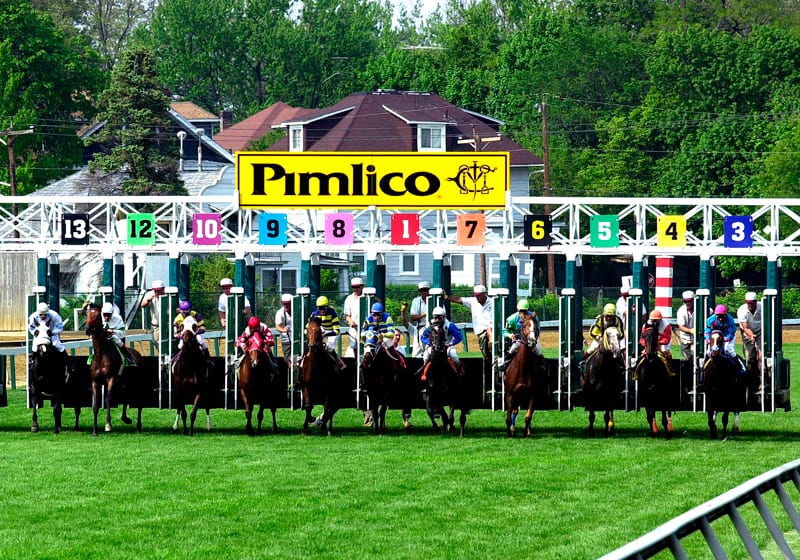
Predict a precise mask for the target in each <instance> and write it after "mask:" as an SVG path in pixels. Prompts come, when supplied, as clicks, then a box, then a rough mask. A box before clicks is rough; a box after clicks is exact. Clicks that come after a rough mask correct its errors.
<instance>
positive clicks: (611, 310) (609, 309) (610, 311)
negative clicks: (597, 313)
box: [603, 303, 617, 315]
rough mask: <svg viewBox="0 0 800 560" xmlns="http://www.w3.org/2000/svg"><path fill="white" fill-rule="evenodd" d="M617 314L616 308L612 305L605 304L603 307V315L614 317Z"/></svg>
mask: <svg viewBox="0 0 800 560" xmlns="http://www.w3.org/2000/svg"><path fill="white" fill-rule="evenodd" d="M616 314H617V306H616V305H614V304H613V303H607V304H606V306H605V307H603V315H616Z"/></svg>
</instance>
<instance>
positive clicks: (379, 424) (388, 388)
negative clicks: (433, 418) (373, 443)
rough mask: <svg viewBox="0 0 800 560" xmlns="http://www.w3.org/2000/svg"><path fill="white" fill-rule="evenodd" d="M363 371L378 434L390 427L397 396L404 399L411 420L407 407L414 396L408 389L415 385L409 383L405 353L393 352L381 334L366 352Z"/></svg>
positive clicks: (376, 433) (362, 363) (406, 411)
mask: <svg viewBox="0 0 800 560" xmlns="http://www.w3.org/2000/svg"><path fill="white" fill-rule="evenodd" d="M361 371H363V372H364V385H365V386H366V389H367V397H369V407H370V410H371V411H372V418H373V420H374V421H373V426H374V428H375V435H380V434H385V433H386V431H387V430H386V411H387V409H388V408H389V404H390V401H391V400H392V397H394V396H396V397H397V398H398V399H399V400H401V401H402V402H403V403H404V410H403V418H404V422H405V423H408V420H407V418H408V417H410V415H411V410H410V408H405V406H406V405H407V404H408V401H409V400H410V395H409V394H408V391H406V389H407V388H409V387H412V388H413V384H412V383H409V377H410V374H409V372H408V370H407V369H406V366H405V364H404V363H403V360H402V359H401V357H399V356H394V355H392V354H391V353H390V351H389V350H388V349H387V348H386V346H384V344H383V341H382V340H381V338H380V337H379V338H378V342H377V345H376V346H375V349H374V350H373V351H372V352H367V353H364V359H363V360H362V362H361ZM412 390H413V389H412Z"/></svg>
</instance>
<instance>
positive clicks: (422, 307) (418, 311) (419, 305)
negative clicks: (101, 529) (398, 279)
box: [408, 296, 430, 331]
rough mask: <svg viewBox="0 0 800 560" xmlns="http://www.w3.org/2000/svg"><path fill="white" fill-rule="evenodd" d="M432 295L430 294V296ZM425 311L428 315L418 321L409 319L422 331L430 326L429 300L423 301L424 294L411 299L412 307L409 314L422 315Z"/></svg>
mask: <svg viewBox="0 0 800 560" xmlns="http://www.w3.org/2000/svg"><path fill="white" fill-rule="evenodd" d="M428 297H430V296H428ZM423 313H425V314H426V315H425V316H424V317H422V318H421V319H419V320H418V321H412V320H411V319H410V318H409V321H410V322H411V323H412V324H413V325H414V326H415V327H417V328H418V329H419V330H420V331H421V330H422V329H424V328H425V327H427V326H428V315H427V313H428V302H427V300H425V301H423V300H422V296H417V297H415V298H414V299H413V300H411V309H410V310H409V312H408V314H409V315H422V314H423Z"/></svg>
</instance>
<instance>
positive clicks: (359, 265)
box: [350, 253, 367, 276]
mask: <svg viewBox="0 0 800 560" xmlns="http://www.w3.org/2000/svg"><path fill="white" fill-rule="evenodd" d="M350 260H351V261H353V263H354V264H353V267H354V268H356V269H357V270H355V271H353V273H354V274H355V275H356V276H359V275H360V276H364V275H366V274H367V266H366V264H367V263H366V256H364V253H360V254H356V255H351V256H350Z"/></svg>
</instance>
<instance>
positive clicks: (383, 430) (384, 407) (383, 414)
mask: <svg viewBox="0 0 800 560" xmlns="http://www.w3.org/2000/svg"><path fill="white" fill-rule="evenodd" d="M387 410H389V404H388V399H384V402H383V404H382V405H381V411H380V414H381V433H382V434H385V433H386V432H388V431H389V430H387V429H386V411H387Z"/></svg>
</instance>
